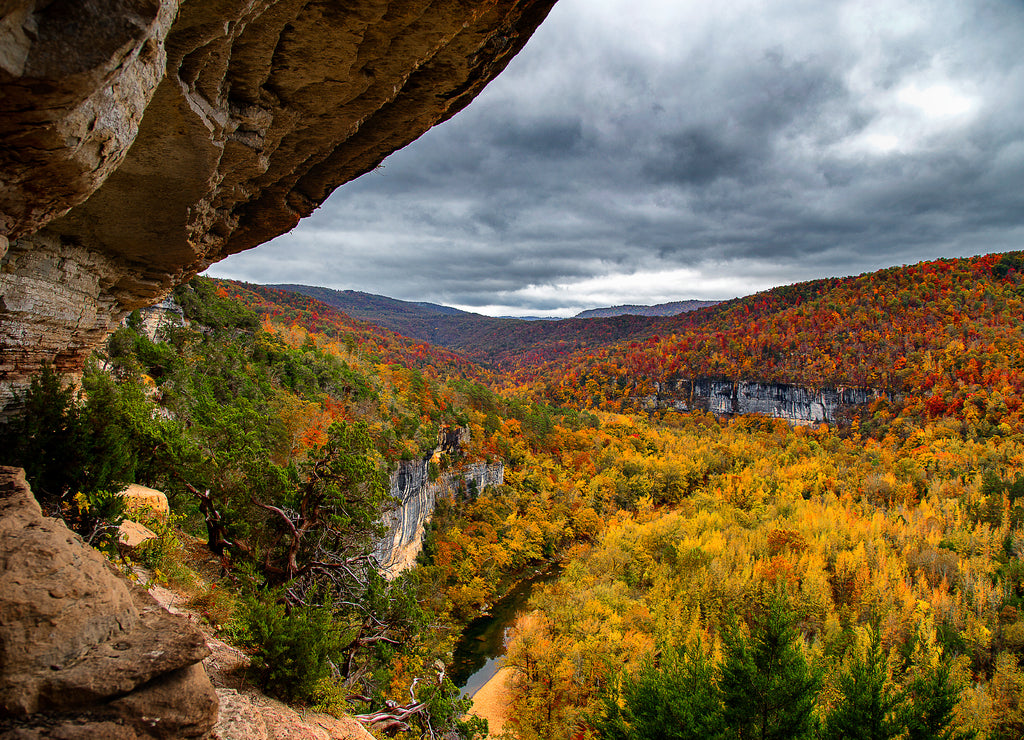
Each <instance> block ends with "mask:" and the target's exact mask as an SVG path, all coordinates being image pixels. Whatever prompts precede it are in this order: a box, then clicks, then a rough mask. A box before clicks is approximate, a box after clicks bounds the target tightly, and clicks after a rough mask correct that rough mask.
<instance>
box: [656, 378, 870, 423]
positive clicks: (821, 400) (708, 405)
mask: <svg viewBox="0 0 1024 740" xmlns="http://www.w3.org/2000/svg"><path fill="white" fill-rule="evenodd" d="M655 385H656V394H655V395H653V396H650V397H649V398H648V399H647V404H648V406H650V407H653V408H671V409H675V410H677V411H691V410H701V411H710V412H711V413H713V414H717V415H719V416H728V415H731V414H761V415H763V416H772V417H775V418H777V419H785V420H786V421H789V422H792V423H794V424H818V423H821V422H834V421H835V420H836V415H837V414H838V413H840V412H841V411H842V410H843V409H844V408H849V407H852V406H859V405H861V404H865V403H870V402H871V401H873V400H874V399H875V398H877V397H878V396H879V393H878V392H877V391H873V390H871V389H870V388H824V389H820V390H815V389H812V388H806V387H803V386H798V385H789V384H786V383H758V382H753V381H739V382H733V381H729V380H709V379H706V378H704V379H697V380H688V379H676V380H671V381H668V382H665V383H657V384H655Z"/></svg>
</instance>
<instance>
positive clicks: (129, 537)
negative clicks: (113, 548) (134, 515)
mask: <svg viewBox="0 0 1024 740" xmlns="http://www.w3.org/2000/svg"><path fill="white" fill-rule="evenodd" d="M156 538H157V534H156V532H154V531H153V530H152V529H150V528H149V527H146V526H144V525H142V524H139V523H138V522H135V521H132V520H131V519H125V520H124V521H123V522H121V524H120V526H118V528H117V544H118V545H120V546H122V547H124V548H125V549H127V550H134V549H136V548H138V547H139V545H142V544H144V543H146V542H149V541H150V540H155V539H156Z"/></svg>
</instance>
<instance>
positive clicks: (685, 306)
mask: <svg viewBox="0 0 1024 740" xmlns="http://www.w3.org/2000/svg"><path fill="white" fill-rule="evenodd" d="M721 302H722V301H697V300H690V301H671V302H669V303H658V304H656V305H653V306H638V305H635V304H632V303H627V304H625V305H622V306H609V307H607V308H591V309H588V310H586V311H580V312H579V313H578V314H576V315H575V316H574V317H573V318H576V319H600V318H607V317H609V316H677V315H678V314H681V313H687V312H688V311H696V310H697V309H699V308H707V307H708V306H717V305H718V304H719V303H721Z"/></svg>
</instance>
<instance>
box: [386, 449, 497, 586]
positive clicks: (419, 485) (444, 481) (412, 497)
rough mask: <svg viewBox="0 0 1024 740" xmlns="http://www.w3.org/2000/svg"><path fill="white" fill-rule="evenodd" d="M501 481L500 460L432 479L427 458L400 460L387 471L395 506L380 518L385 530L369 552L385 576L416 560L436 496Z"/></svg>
mask: <svg viewBox="0 0 1024 740" xmlns="http://www.w3.org/2000/svg"><path fill="white" fill-rule="evenodd" d="M504 481H505V466H504V465H503V464H502V463H500V462H499V463H486V462H475V463H468V464H464V465H462V466H461V467H460V469H459V470H458V471H451V472H445V473H441V474H440V475H438V476H437V478H436V480H433V481H432V480H430V459H429V458H428V459H426V460H402V461H401V462H400V463H399V464H398V469H397V470H395V472H394V473H392V474H391V491H390V494H391V498H392V499H393V500H394V501H395V505H394V507H393V508H392V509H390V510H389V511H387V512H386V513H385V514H384V516H383V517H382V519H383V523H384V526H385V529H386V531H385V534H384V536H383V537H382V538H381V539H380V540H379V541H378V542H377V545H376V547H375V548H374V552H373V556H374V559H375V560H376V561H377V563H378V564H379V565H380V566H381V569H382V570H383V571H384V573H385V575H387V576H388V577H390V578H393V577H394V576H396V575H398V574H399V573H401V572H402V571H403V570H405V569H407V568H410V567H412V565H413V564H414V563H415V562H416V556H417V555H419V553H420V550H421V549H422V547H423V534H424V532H425V528H426V524H427V522H429V521H430V517H431V516H432V515H433V513H434V506H435V505H436V503H437V500H438V498H440V497H442V496H452V497H454V496H474V495H476V494H478V493H480V492H482V491H483V490H484V489H485V488H486V487H487V486H500V485H501V484H502V483H504Z"/></svg>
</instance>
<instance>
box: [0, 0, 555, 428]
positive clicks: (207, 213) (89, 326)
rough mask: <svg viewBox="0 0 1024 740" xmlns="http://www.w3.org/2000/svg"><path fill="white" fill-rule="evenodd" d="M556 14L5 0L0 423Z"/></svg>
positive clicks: (321, 194)
mask: <svg viewBox="0 0 1024 740" xmlns="http://www.w3.org/2000/svg"><path fill="white" fill-rule="evenodd" d="M553 3H554V0H490V1H489V2H477V3H472V2H465V1H464V0H412V1H403V2H392V1H391V0H351V1H350V2H343V3H342V2H334V1H333V0H74V1H73V2H71V1H70V0H69V1H65V0H6V1H4V2H0V258H2V269H0V409H2V408H3V407H4V406H6V405H7V404H9V402H10V400H11V397H12V393H13V392H14V391H15V390H16V389H17V388H19V387H21V386H22V385H23V383H24V382H25V378H26V377H27V375H29V374H31V373H32V372H34V371H35V369H37V368H38V366H39V364H40V363H41V362H44V361H49V362H54V363H55V364H56V365H57V367H58V368H59V369H60V370H63V371H65V372H75V371H77V370H78V369H79V368H80V366H81V363H82V360H83V358H84V356H85V355H86V354H88V352H89V351H90V350H91V349H92V348H93V347H94V346H95V345H96V344H97V343H98V342H100V341H101V340H102V339H103V337H104V336H106V334H107V333H108V331H109V330H111V329H112V328H113V327H114V326H116V324H117V322H118V321H119V320H120V319H121V317H122V316H124V315H125V314H126V313H127V312H129V311H131V310H132V309H135V308H138V307H140V306H144V305H148V304H151V303H154V302H156V301H158V300H160V299H161V298H162V297H163V296H165V295H166V294H167V293H168V292H169V290H170V289H171V288H172V287H173V286H174V285H176V284H178V283H180V282H182V281H184V280H186V279H188V278H189V277H190V276H191V275H193V274H195V273H196V272H197V271H200V270H202V269H204V268H205V267H207V266H208V265H210V264H211V263H213V262H215V261H217V260H219V259H222V258H224V257H225V256H227V255H229V254H232V253H235V252H239V251H241V250H244V249H249V248H251V247H254V246H256V245H258V244H261V243H263V242H265V241H267V240H269V239H271V238H272V237H274V236H277V235H279V234H281V233H283V232H285V231H287V230H289V229H291V228H292V227H294V226H295V224H296V223H297V222H298V220H299V219H300V218H302V217H304V216H307V215H309V214H310V213H311V212H312V211H313V210H314V209H315V208H316V207H317V206H319V205H320V204H321V203H322V202H323V201H324V199H325V198H326V197H327V196H328V195H329V194H330V193H331V191H332V190H333V189H334V188H336V187H337V186H338V185H340V184H342V183H344V182H346V181H348V180H351V179H352V178H354V177H357V176H358V175H360V174H362V173H364V172H367V171H369V170H371V169H373V168H374V167H375V166H376V165H377V164H379V163H380V161H381V160H382V159H383V158H384V157H385V156H386V155H387V154H389V153H390V152H392V151H394V150H395V149H398V148H400V147H402V146H404V145H406V144H407V143H409V142H410V141H412V140H413V139H415V138H416V137H418V136H419V135H420V134H422V133H423V132H424V131H426V130H427V129H428V128H430V127H431V126H433V125H435V124H436V123H439V122H441V121H443V120H445V119H446V118H448V117H450V116H452V115H454V114H455V113H456V112H458V111H459V110H460V109H462V108H463V107H464V106H465V105H466V104H468V103H469V101H470V100H471V99H472V98H473V97H474V96H475V95H476V94H477V93H478V92H480V90H481V89H482V88H483V87H484V86H485V85H486V84H487V82H489V81H490V80H491V79H492V78H493V77H494V76H495V75H496V74H497V73H498V72H500V71H501V70H502V69H503V68H504V67H505V65H506V64H507V63H508V61H509V60H510V59H511V58H512V57H513V56H514V55H515V54H516V53H517V52H518V51H519V49H520V48H522V46H523V44H524V43H525V42H526V40H527V38H529V36H530V34H531V33H532V32H533V30H534V29H535V28H536V26H537V25H538V24H539V23H540V22H541V21H542V20H543V18H544V17H545V16H546V14H547V12H548V10H549V9H550V6H551V5H552V4H553Z"/></svg>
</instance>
